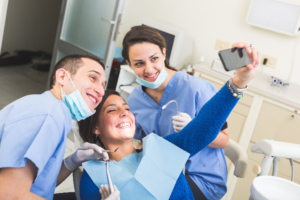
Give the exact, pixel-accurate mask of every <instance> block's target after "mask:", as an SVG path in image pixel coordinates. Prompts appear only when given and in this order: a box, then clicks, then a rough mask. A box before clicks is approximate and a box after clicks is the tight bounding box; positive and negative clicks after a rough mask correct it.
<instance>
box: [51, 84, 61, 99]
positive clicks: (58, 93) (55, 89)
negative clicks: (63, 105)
mask: <svg viewBox="0 0 300 200" xmlns="http://www.w3.org/2000/svg"><path fill="white" fill-rule="evenodd" d="M50 92H51V93H52V95H53V96H54V97H55V98H56V99H58V100H61V99H62V97H61V89H60V87H59V85H57V84H56V85H55V86H54V87H53V88H52V89H51V90H50Z"/></svg>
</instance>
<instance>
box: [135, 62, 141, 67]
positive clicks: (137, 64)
mask: <svg viewBox="0 0 300 200" xmlns="http://www.w3.org/2000/svg"><path fill="white" fill-rule="evenodd" d="M134 65H135V66H142V65H143V62H138V63H135V64H134Z"/></svg>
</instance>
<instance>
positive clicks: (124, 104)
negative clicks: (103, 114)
mask: <svg viewBox="0 0 300 200" xmlns="http://www.w3.org/2000/svg"><path fill="white" fill-rule="evenodd" d="M126 105H127V106H128V104H127V103H123V106H126ZM109 106H117V104H109V105H107V106H105V108H104V110H105V109H106V108H107V107H109Z"/></svg>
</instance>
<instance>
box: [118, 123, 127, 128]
mask: <svg viewBox="0 0 300 200" xmlns="http://www.w3.org/2000/svg"><path fill="white" fill-rule="evenodd" d="M116 127H117V128H128V127H130V123H128V122H122V123H120V124H118V125H117V126H116Z"/></svg>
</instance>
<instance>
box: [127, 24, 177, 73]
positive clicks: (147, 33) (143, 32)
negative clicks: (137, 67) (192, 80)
mask: <svg viewBox="0 0 300 200" xmlns="http://www.w3.org/2000/svg"><path fill="white" fill-rule="evenodd" d="M143 42H150V43H152V44H156V45H157V46H159V48H160V50H161V52H162V53H163V48H167V47H166V41H165V39H164V38H163V36H161V35H160V34H159V32H158V31H157V30H156V29H154V28H151V27H149V26H144V25H140V26H134V27H132V28H131V30H130V31H128V32H127V33H126V35H125V37H124V39H123V50H122V56H123V58H124V59H125V60H127V61H128V62H129V63H130V60H129V48H130V47H131V46H133V45H135V44H138V43H143ZM165 66H166V68H168V69H171V70H174V71H177V69H175V68H174V67H171V66H170V64H169V60H168V59H167V58H166V59H165Z"/></svg>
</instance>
